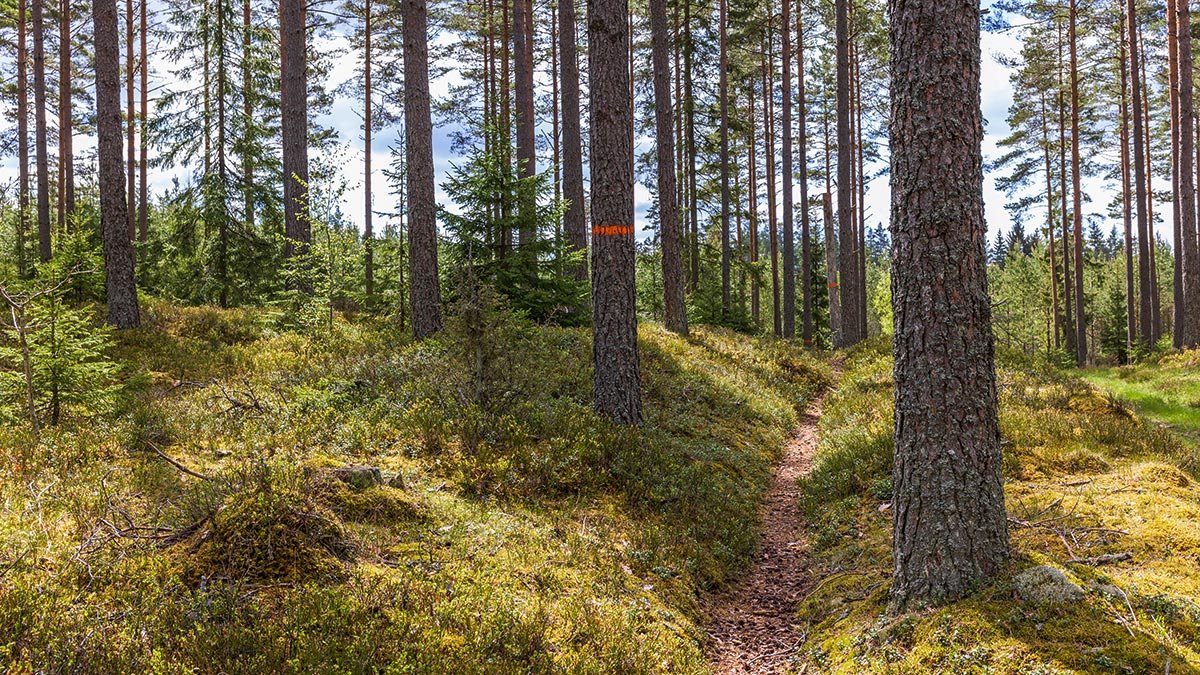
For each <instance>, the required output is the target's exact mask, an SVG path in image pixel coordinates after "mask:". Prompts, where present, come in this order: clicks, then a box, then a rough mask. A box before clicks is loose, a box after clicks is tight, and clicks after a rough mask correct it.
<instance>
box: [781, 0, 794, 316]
mask: <svg viewBox="0 0 1200 675" xmlns="http://www.w3.org/2000/svg"><path fill="white" fill-rule="evenodd" d="M791 6H792V0H783V11H782V16H781V17H780V20H781V25H780V31H779V37H780V40H781V44H782V48H781V53H780V58H781V59H782V60H783V82H782V85H783V97H782V99H781V101H780V107H781V108H783V118H782V120H781V125H782V127H783V172H782V173H783V337H785V338H793V337H796V236H795V233H794V232H793V227H792V208H793V206H794V204H793V201H794V200H793V199H792V159H793V158H792V18H791V9H790V8H791Z"/></svg>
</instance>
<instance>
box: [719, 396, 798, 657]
mask: <svg viewBox="0 0 1200 675" xmlns="http://www.w3.org/2000/svg"><path fill="white" fill-rule="evenodd" d="M820 417H821V399H817V400H815V401H814V402H813V403H812V404H811V405H810V406H809V408H808V410H807V411H806V412H805V413H804V415H803V416H802V417H801V419H800V425H799V426H798V427H797V428H796V431H795V432H794V433H793V434H792V437H791V439H790V440H789V441H788V443H787V445H786V446H785V447H784V449H783V456H782V457H781V458H780V461H779V463H778V464H777V465H776V467H775V471H774V474H773V475H772V478H771V485H770V487H769V488H768V490H767V495H766V499H765V502H764V504H763V516H762V542H761V544H760V548H759V550H758V552H757V553H756V554H755V558H754V560H753V562H752V563H751V565H750V567H749V569H748V570H747V571H746V574H745V576H744V577H743V578H742V579H741V581H739V582H738V583H737V584H736V585H734V586H732V587H731V588H729V589H728V590H726V591H724V592H723V593H721V594H719V595H714V596H712V597H711V598H709V599H708V606H707V613H708V616H709V617H710V618H711V623H710V624H709V644H708V646H707V652H708V656H709V662H710V664H711V665H712V667H713V671H714V672H717V673H776V672H780V671H781V670H782V669H783V668H784V667H786V666H787V665H789V664H790V663H792V661H793V659H794V658H795V656H796V655H797V654H798V653H799V651H800V649H801V647H802V645H803V636H802V635H801V634H800V632H799V630H800V626H799V625H798V624H797V619H796V605H797V603H798V602H800V600H802V599H803V598H804V595H805V593H807V592H808V590H809V589H810V588H811V587H812V583H813V579H812V577H811V575H810V574H809V570H808V559H807V556H806V555H805V550H806V549H807V542H806V540H805V532H804V522H803V517H802V516H801V513H800V504H799V497H800V491H799V489H798V488H797V486H796V481H797V479H798V478H800V477H801V476H803V475H805V474H807V473H808V471H809V469H810V468H811V466H812V460H813V455H814V453H815V452H816V448H817V420H819V419H820Z"/></svg>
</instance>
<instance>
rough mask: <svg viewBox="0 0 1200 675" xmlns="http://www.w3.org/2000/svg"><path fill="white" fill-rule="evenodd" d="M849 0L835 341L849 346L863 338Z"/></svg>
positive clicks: (844, 14)
mask: <svg viewBox="0 0 1200 675" xmlns="http://www.w3.org/2000/svg"><path fill="white" fill-rule="evenodd" d="M849 3H850V0H836V2H835V4H836V6H837V7H836V13H837V17H836V20H835V34H836V35H835V37H836V42H837V48H836V51H837V59H836V60H837V174H838V179H837V202H838V203H837V225H838V267H839V270H838V290H839V291H840V293H841V313H842V317H841V318H842V322H841V328H842V330H841V334H840V340H839V342H838V343H837V344H836V346H838V347H849V346H851V345H854V344H857V343H858V342H859V341H861V340H862V336H860V335H859V331H858V329H859V320H858V312H859V310H858V299H859V290H858V276H859V274H858V250H857V249H856V240H857V236H856V229H857V227H856V220H857V219H856V218H855V214H854V202H853V200H852V190H853V182H854V178H853V168H854V148H853V146H852V144H851V140H850V8H849Z"/></svg>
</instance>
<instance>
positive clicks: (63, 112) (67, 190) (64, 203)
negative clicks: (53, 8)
mask: <svg viewBox="0 0 1200 675" xmlns="http://www.w3.org/2000/svg"><path fill="white" fill-rule="evenodd" d="M71 39H72V36H71V0H60V2H59V7H58V153H59V156H58V227H59V230H61V231H62V232H66V231H68V230H69V229H70V221H71V216H72V215H74V213H75V149H74V140H75V139H74V130H73V129H74V124H75V122H74V117H73V114H72V111H71V108H72V104H73V103H74V96H73V93H72V79H73V78H72V66H71Z"/></svg>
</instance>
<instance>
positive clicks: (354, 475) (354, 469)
mask: <svg viewBox="0 0 1200 675" xmlns="http://www.w3.org/2000/svg"><path fill="white" fill-rule="evenodd" d="M331 473H333V475H334V477H336V478H337V479H338V480H340V481H342V482H343V483H345V484H347V485H349V486H350V487H352V488H354V489H355V490H366V489H367V488H372V487H375V486H376V485H383V473H382V472H380V470H379V467H377V466H342V467H338V468H336V469H333V470H332V472H331Z"/></svg>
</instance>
